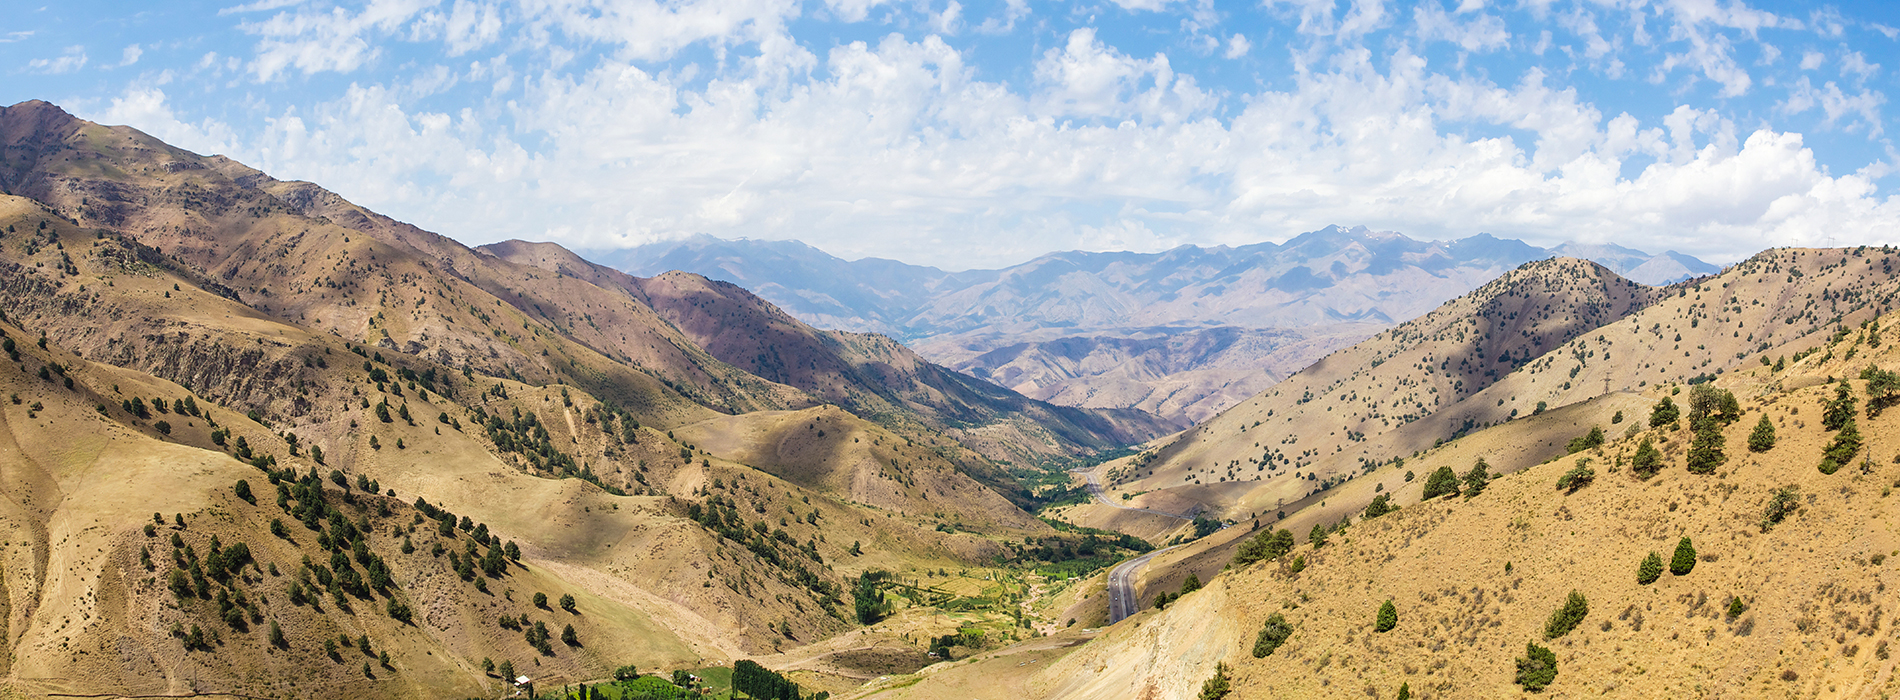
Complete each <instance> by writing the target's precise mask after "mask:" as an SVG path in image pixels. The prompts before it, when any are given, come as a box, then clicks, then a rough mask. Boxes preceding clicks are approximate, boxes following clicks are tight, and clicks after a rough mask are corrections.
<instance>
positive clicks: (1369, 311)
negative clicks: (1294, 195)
mask: <svg viewBox="0 0 1900 700" xmlns="http://www.w3.org/2000/svg"><path fill="white" fill-rule="evenodd" d="M579 252H581V253H582V254H583V255H584V256H585V257H587V258H588V259H590V260H595V261H598V262H601V263H603V264H606V265H608V266H611V267H614V268H617V269H620V270H622V271H625V272H628V273H631V274H633V275H636V276H641V277H651V276H655V275H658V274H660V273H664V272H668V271H671V270H681V271H685V272H693V273H696V274H701V275H705V276H707V277H710V278H713V279H721V280H727V281H731V282H734V283H736V284H739V285H740V286H743V287H745V288H746V289H748V290H751V291H752V292H754V293H756V294H758V295H760V296H761V297H763V298H765V299H767V300H769V301H771V302H772V303H774V304H776V305H778V306H779V307H781V308H784V309H786V310H787V311H788V312H790V313H792V314H793V315H796V316H798V317H799V318H801V319H803V320H805V321H806V322H808V323H812V324H814V325H817V326H819V327H831V328H837V329H840V330H853V331H875V332H879V333H885V334H889V335H892V336H894V337H897V338H899V339H902V340H905V341H907V342H908V341H915V340H920V339H924V338H930V337H935V336H939V335H944V334H947V333H961V332H968V331H971V330H974V329H977V328H981V327H990V326H993V325H994V324H996V323H998V322H1008V323H1010V324H1011V325H1022V326H1030V327H1039V328H1064V327H1069V328H1086V327H1100V326H1103V325H1104V324H1111V325H1114V326H1116V327H1129V326H1135V325H1140V324H1139V323H1137V321H1154V322H1156V323H1153V324H1152V325H1177V324H1191V325H1238V326H1242V327H1251V328H1269V327H1291V326H1295V325H1308V324H1306V323H1289V321H1299V320H1306V321H1309V322H1311V323H1326V322H1337V321H1370V322H1378V323H1386V324H1390V323H1396V322H1398V321H1403V320H1406V319H1409V318H1412V317H1415V316H1417V315H1418V314H1420V313H1423V312H1424V311H1427V310H1430V309H1431V308H1433V307H1435V306H1436V305H1437V304H1438V303H1439V302H1441V301H1443V300H1444V299H1445V298H1450V297H1451V296H1456V294H1451V295H1448V296H1446V297H1444V298H1434V299H1417V298H1416V295H1414V294H1407V293H1404V291H1403V290H1390V292H1391V293H1390V294H1389V295H1387V296H1388V297H1397V298H1387V299H1383V300H1379V301H1377V302H1372V303H1367V302H1365V301H1363V300H1362V301H1361V302H1360V303H1357V304H1354V303H1340V302H1341V299H1340V297H1341V296H1342V295H1341V294H1338V293H1337V292H1335V293H1332V294H1321V293H1316V292H1319V291H1320V290H1328V289H1336V288H1338V287H1341V286H1342V285H1345V286H1348V287H1350V286H1352V281H1350V280H1348V278H1350V277H1354V276H1359V275H1367V276H1371V277H1375V278H1377V277H1386V276H1389V275H1392V274H1396V273H1398V272H1399V271H1400V270H1403V269H1405V268H1416V269H1417V270H1418V271H1422V272H1424V273H1427V274H1429V275H1432V276H1436V277H1441V278H1442V277H1446V276H1451V275H1458V273H1459V272H1461V271H1463V270H1465V269H1466V268H1474V267H1476V268H1482V269H1485V270H1496V271H1498V272H1501V271H1502V270H1508V269H1511V268H1514V267H1516V266H1518V265H1521V264H1523V263H1526V262H1530V261H1532V260H1539V259H1543V258H1550V257H1559V256H1562V257H1575V258H1582V259H1586V260H1592V261H1595V262H1597V263H1599V264H1602V265H1603V266H1605V267H1608V268H1610V269H1612V270H1615V271H1617V272H1618V273H1619V274H1621V275H1623V276H1624V277H1625V278H1626V279H1630V280H1632V281H1636V282H1640V283H1643V284H1647V285H1651V286H1655V285H1663V284H1670V283H1673V282H1678V281H1681V280H1684V279H1688V278H1691V277H1696V276H1700V275H1708V274H1715V273H1717V272H1720V271H1721V268H1720V267H1719V266H1716V265H1711V264H1709V263H1706V262H1703V261H1701V260H1698V259H1696V258H1694V257H1691V256H1688V255H1683V254H1680V253H1677V252H1675V251H1668V252H1665V253H1662V254H1658V255H1651V254H1649V253H1645V252H1643V251H1640V250H1634V249H1631V248H1625V247H1623V246H1618V245H1614V244H1601V245H1591V244H1580V243H1565V244H1562V245H1559V246H1556V247H1552V248H1541V247H1538V246H1534V245H1530V244H1528V243H1525V242H1523V241H1520V240H1516V239H1508V238H1497V237H1495V236H1492V235H1491V234H1486V233H1480V234H1477V235H1474V236H1469V237H1466V238H1462V239H1458V240H1454V241H1420V240H1416V239H1413V238H1410V237H1408V236H1406V235H1404V234H1402V233H1397V232H1389V231H1387V232H1375V231H1371V230H1370V229H1367V228H1365V227H1363V226H1360V227H1353V228H1343V227H1339V226H1328V227H1326V228H1323V229H1320V230H1317V231H1311V232H1307V233H1303V234H1300V235H1299V236H1296V237H1294V238H1293V239H1291V240H1288V241H1287V242H1285V243H1277V244H1276V243H1271V242H1262V243H1254V244H1249V245H1244V246H1236V247H1228V246H1212V247H1201V246H1193V245H1184V246H1179V247H1176V248H1173V249H1171V250H1167V251H1163V252H1160V253H1134V252H1125V251H1124V252H1090V251H1062V252H1055V253H1049V254H1047V255H1043V256H1041V257H1038V258H1036V259H1035V260H1031V261H1029V262H1026V263H1023V264H1020V265H1014V266H1011V267H1007V268H1002V269H997V270H968V271H963V272H947V271H944V270H941V269H938V268H935V267H929V266H924V265H913V264H909V263H904V262H899V261H895V260H888V259H883V258H864V259H860V260H845V259H843V258H839V257H837V256H834V255H831V254H829V253H826V252H825V251H823V250H820V249H818V248H815V247H813V246H810V245H807V244H805V243H802V242H799V241H795V240H790V241H764V240H752V239H738V240H726V239H719V238H714V237H712V236H706V235H700V236H694V237H691V238H687V239H683V240H678V241H667V242H662V243H651V244H647V245H643V246H637V247H633V248H626V249H621V250H584V251H579ZM1458 276H1462V275H1458ZM1495 276H1496V273H1493V274H1489V275H1485V276H1483V277H1482V278H1481V279H1479V280H1478V282H1479V283H1481V282H1482V281H1484V280H1488V279H1490V278H1491V277H1495ZM1083 279H1086V280H1087V282H1089V283H1088V284H1082V285H1079V286H1071V285H1068V284H1066V283H1068V282H1078V281H1082V280H1083ZM1059 283H1061V286H1060V287H1059V288H1058V287H1057V286H1056V285H1058V284H1059ZM1475 286H1476V284H1472V285H1469V286H1466V287H1465V288H1464V289H1462V290H1460V292H1458V293H1462V292H1463V291H1469V289H1471V288H1475ZM1260 291H1265V292H1269V293H1270V294H1271V293H1274V292H1277V293H1278V294H1273V296H1274V297H1275V301H1276V302H1280V303H1276V304H1266V303H1260V302H1256V303H1253V304H1244V303H1243V304H1226V305H1221V304H1215V303H1207V302H1201V301H1200V300H1201V299H1205V298H1208V297H1222V296H1225V295H1226V294H1227V293H1229V292H1235V293H1252V292H1260ZM1344 296H1348V297H1350V296H1351V294H1350V293H1349V294H1347V295H1344ZM1372 296H1373V298H1377V296H1378V295H1372ZM1288 301H1292V302H1294V303H1293V306H1294V307H1296V308H1295V309H1292V310H1283V309H1281V308H1278V307H1283V306H1286V303H1285V302H1288ZM1412 307H1417V309H1416V310H1414V309H1413V308H1412ZM1130 312H1133V313H1134V314H1136V316H1137V318H1128V317H1126V316H1119V315H1116V314H1127V313H1130Z"/></svg>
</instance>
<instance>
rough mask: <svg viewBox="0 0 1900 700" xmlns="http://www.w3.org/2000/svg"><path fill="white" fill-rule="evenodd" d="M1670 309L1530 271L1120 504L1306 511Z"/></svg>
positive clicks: (1343, 356)
mask: <svg viewBox="0 0 1900 700" xmlns="http://www.w3.org/2000/svg"><path fill="white" fill-rule="evenodd" d="M1658 295H1659V292H1657V291H1656V290H1653V289H1651V288H1648V287H1644V286H1642V285H1639V284H1636V283H1634V282H1630V281H1628V280H1624V279H1622V278H1620V277H1617V276H1616V275H1615V274H1614V273H1611V272H1610V271H1608V270H1606V269H1604V268H1603V267H1601V266H1599V265H1596V264H1595V263H1591V262H1587V261H1581V260H1574V259H1553V260H1547V261H1540V262H1534V263H1529V264H1527V265H1525V266H1523V267H1521V268H1518V269H1517V270H1514V271H1512V272H1510V273H1508V274H1506V275H1505V276H1503V277H1500V278H1498V279H1497V280H1495V281H1493V282H1491V283H1489V284H1486V285H1484V286H1482V287H1479V288H1478V289H1477V290H1475V291H1473V292H1471V293H1470V294H1467V295H1465V296H1462V297H1459V298H1457V299H1454V300H1452V301H1450V302H1447V303H1446V304H1445V305H1443V306H1441V307H1439V308H1438V309H1437V310H1435V311H1433V312H1431V313H1429V314H1426V315H1425V316H1423V317H1420V318H1418V319H1414V320H1412V321H1409V322H1406V323H1404V324H1401V325H1399V326H1397V327H1395V328H1393V329H1391V330H1388V331H1386V332H1384V333H1380V334H1379V335H1376V336H1374V337H1372V338H1371V339H1369V340H1367V341H1365V342H1362V343H1360V344H1358V345H1355V346H1353V347H1351V348H1348V349H1345V350H1341V351H1339V352H1336V353H1333V354H1332V355H1329V356H1327V357H1326V358H1324V359H1321V360H1320V361H1319V362H1316V363H1314V364H1313V365H1312V366H1310V367H1308V368H1307V369H1305V370H1302V371H1301V372H1299V373H1298V374H1295V375H1293V376H1292V377H1290V378H1288V379H1287V381H1285V382H1282V383H1281V384H1280V385H1278V386H1276V387H1274V388H1273V389H1272V390H1269V391H1267V392H1266V393H1264V394H1262V395H1260V396H1257V397H1255V398H1254V399H1252V400H1250V401H1247V402H1245V403H1242V404H1241V405H1239V406H1236V407H1234V408H1232V409H1229V410H1228V411H1226V412H1224V413H1222V414H1221V415H1220V416H1218V417H1216V418H1214V419H1212V420H1209V421H1208V422H1206V423H1203V424H1202V425H1200V426H1196V427H1195V428H1193V429H1190V430H1188V431H1186V432H1184V433H1182V434H1181V435H1179V436H1178V437H1176V438H1174V439H1172V440H1169V441H1166V442H1164V443H1162V445H1161V446H1160V447H1159V448H1158V449H1155V450H1153V451H1152V452H1150V453H1148V454H1144V455H1141V456H1138V457H1136V458H1133V459H1132V460H1130V461H1128V462H1126V463H1123V464H1119V465H1117V466H1116V467H1115V470H1114V472H1113V475H1114V477H1115V478H1114V483H1115V486H1116V490H1117V491H1121V492H1143V491H1148V492H1160V493H1162V494H1166V493H1168V492H1175V491H1181V492H1190V491H1192V492H1196V493H1197V495H1195V496H1186V499H1187V500H1191V501H1197V502H1203V503H1209V504H1211V505H1212V506H1213V507H1214V510H1215V512H1222V511H1224V510H1226V509H1227V507H1228V506H1230V505H1232V504H1235V503H1239V502H1241V501H1246V502H1249V503H1258V502H1262V501H1266V500H1271V501H1275V502H1278V501H1285V502H1292V501H1297V500H1299V499H1301V498H1304V497H1306V496H1307V495H1309V494H1311V493H1313V492H1315V491H1316V490H1319V489H1323V488H1326V487H1328V486H1331V485H1333V484H1336V483H1338V482H1340V481H1343V480H1344V479H1346V478H1347V477H1349V476H1351V475H1354V474H1357V473H1359V471H1360V470H1361V469H1362V468H1363V467H1364V466H1365V464H1367V463H1368V462H1371V463H1377V462H1382V461H1386V460H1389V459H1390V458H1392V457H1397V456H1406V455H1410V454H1411V453H1412V452H1414V451H1416V450H1419V449H1422V448H1424V447H1429V446H1431V445H1432V444H1433V442H1434V441H1435V440H1437V439H1438V438H1442V437H1448V436H1449V434H1450V433H1452V432H1454V431H1455V430H1456V429H1457V428H1455V427H1450V426H1446V425H1445V419H1444V418H1443V417H1442V415H1443V414H1444V412H1445V411H1446V410H1447V409H1448V408H1449V407H1452V406H1455V405H1457V404H1458V403H1459V402H1460V401H1461V400H1463V399H1465V398H1466V397H1469V396H1471V395H1473V394H1476V393H1478V392H1479V391H1481V390H1483V389H1484V388H1485V387H1487V386H1490V385H1491V384H1492V383H1494V382H1497V381H1499V380H1500V379H1501V378H1503V377H1506V376H1508V375H1509V374H1510V373H1511V372H1512V371H1514V370H1516V369H1518V368H1520V367H1523V366H1525V365H1527V364H1529V363H1530V362H1531V360H1533V359H1535V358H1537V357H1539V356H1541V355H1544V354H1545V353H1547V352H1548V351H1549V349H1554V348H1555V347H1557V346H1559V345H1561V344H1563V343H1565V342H1568V341H1570V340H1571V339H1573V338H1576V337H1578V336H1581V335H1583V334H1585V333H1587V332H1590V331H1592V330H1594V329H1596V328H1597V327H1599V326H1601V325H1602V324H1604V323H1607V322H1609V321H1612V320H1615V319H1617V318H1621V317H1622V316H1624V315H1626V314H1628V313H1630V312H1631V311H1632V310H1635V309H1639V308H1641V307H1643V306H1644V305H1646V304H1649V303H1651V301H1652V300H1654V299H1655V298H1656V297H1657V296H1658ZM1529 412H1530V411H1529V410H1525V411H1524V413H1529ZM1434 417H1439V418H1438V421H1436V426H1434V428H1433V429H1430V430H1421V429H1418V428H1413V429H1411V430H1407V428H1408V426H1412V425H1414V424H1417V423H1419V422H1421V421H1428V420H1431V419H1433V418H1434ZM1460 427H1462V426H1460ZM1446 428H1449V429H1446ZM1441 431H1442V432H1441ZM1234 482H1239V483H1238V484H1234ZM1200 493H1205V494H1206V497H1205V498H1202V497H1198V494H1200ZM1137 502H1138V503H1139V502H1140V501H1137Z"/></svg>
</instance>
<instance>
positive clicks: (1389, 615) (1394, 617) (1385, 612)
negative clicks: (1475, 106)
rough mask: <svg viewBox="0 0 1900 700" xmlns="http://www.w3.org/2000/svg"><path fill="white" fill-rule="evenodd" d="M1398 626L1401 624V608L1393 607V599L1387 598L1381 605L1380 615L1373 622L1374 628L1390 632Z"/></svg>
mask: <svg viewBox="0 0 1900 700" xmlns="http://www.w3.org/2000/svg"><path fill="white" fill-rule="evenodd" d="M1397 626H1399V609H1398V608H1395V607H1392V599H1391V598H1387V599H1385V604H1384V605H1380V606H1379V617H1378V619H1377V620H1375V621H1374V622H1373V623H1372V629H1373V630H1374V631H1378V632H1390V631H1392V628H1394V627H1397Z"/></svg>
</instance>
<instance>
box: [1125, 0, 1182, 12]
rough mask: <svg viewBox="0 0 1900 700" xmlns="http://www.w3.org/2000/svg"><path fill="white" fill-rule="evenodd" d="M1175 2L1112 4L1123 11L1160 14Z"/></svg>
mask: <svg viewBox="0 0 1900 700" xmlns="http://www.w3.org/2000/svg"><path fill="white" fill-rule="evenodd" d="M1173 1H1174V0H1111V2H1114V3H1115V4H1116V5H1119V6H1121V8H1122V9H1124V10H1128V11H1131V12H1133V11H1147V12H1160V11H1161V10H1164V9H1167V7H1168V4H1169V3H1171V2H1173Z"/></svg>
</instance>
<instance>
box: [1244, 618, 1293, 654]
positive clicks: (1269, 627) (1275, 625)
mask: <svg viewBox="0 0 1900 700" xmlns="http://www.w3.org/2000/svg"><path fill="white" fill-rule="evenodd" d="M1291 636H1293V625H1291V624H1289V623H1288V622H1287V621H1286V616H1285V615H1281V614H1280V613H1274V614H1272V615H1268V616H1267V622H1266V624H1264V625H1261V626H1260V634H1259V635H1258V636H1256V637H1254V640H1253V657H1254V658H1256V659H1262V658H1266V657H1267V655H1269V654H1272V653H1273V650H1275V649H1279V648H1280V645H1282V644H1285V643H1286V640H1287V638H1288V637H1291Z"/></svg>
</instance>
